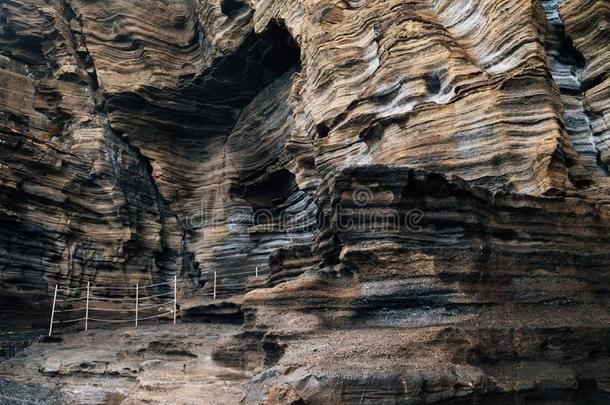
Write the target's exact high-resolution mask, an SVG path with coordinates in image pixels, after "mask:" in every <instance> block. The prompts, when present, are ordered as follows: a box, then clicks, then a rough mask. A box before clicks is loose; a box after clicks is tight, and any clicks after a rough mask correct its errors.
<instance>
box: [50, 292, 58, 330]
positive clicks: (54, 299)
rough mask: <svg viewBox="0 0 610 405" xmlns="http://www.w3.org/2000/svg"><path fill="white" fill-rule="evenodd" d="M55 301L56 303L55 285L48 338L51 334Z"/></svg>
mask: <svg viewBox="0 0 610 405" xmlns="http://www.w3.org/2000/svg"><path fill="white" fill-rule="evenodd" d="M55 301H57V284H55V294H53V309H51V324H50V325H49V336H51V333H53V317H54V315H55Z"/></svg>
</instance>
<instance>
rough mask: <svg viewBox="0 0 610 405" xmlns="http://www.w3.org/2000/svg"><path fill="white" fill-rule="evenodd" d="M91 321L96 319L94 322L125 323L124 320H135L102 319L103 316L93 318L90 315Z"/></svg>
mask: <svg viewBox="0 0 610 405" xmlns="http://www.w3.org/2000/svg"><path fill="white" fill-rule="evenodd" d="M89 320H90V321H94V322H107V323H124V322H129V323H131V322H133V320H131V319H101V318H91V317H89Z"/></svg>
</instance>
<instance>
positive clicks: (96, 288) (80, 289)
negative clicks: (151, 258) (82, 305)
mask: <svg viewBox="0 0 610 405" xmlns="http://www.w3.org/2000/svg"><path fill="white" fill-rule="evenodd" d="M171 284H173V282H172V281H168V282H164V283H156V284H147V285H141V286H140V288H151V287H157V286H160V285H171ZM89 288H90V289H91V290H135V289H136V287H106V286H99V285H98V286H93V287H89ZM68 290H70V291H86V290H87V287H69V288H68Z"/></svg>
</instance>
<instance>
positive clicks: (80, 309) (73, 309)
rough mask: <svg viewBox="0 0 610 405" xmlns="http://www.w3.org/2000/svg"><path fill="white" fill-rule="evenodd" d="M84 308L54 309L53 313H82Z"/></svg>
mask: <svg viewBox="0 0 610 405" xmlns="http://www.w3.org/2000/svg"><path fill="white" fill-rule="evenodd" d="M85 309H86V308H85V307H82V308H70V309H56V310H55V312H74V311H84V310H85Z"/></svg>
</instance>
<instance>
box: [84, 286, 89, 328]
mask: <svg viewBox="0 0 610 405" xmlns="http://www.w3.org/2000/svg"><path fill="white" fill-rule="evenodd" d="M88 327H89V282H88V281H87V306H86V309H85V330H87V329H88Z"/></svg>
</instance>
